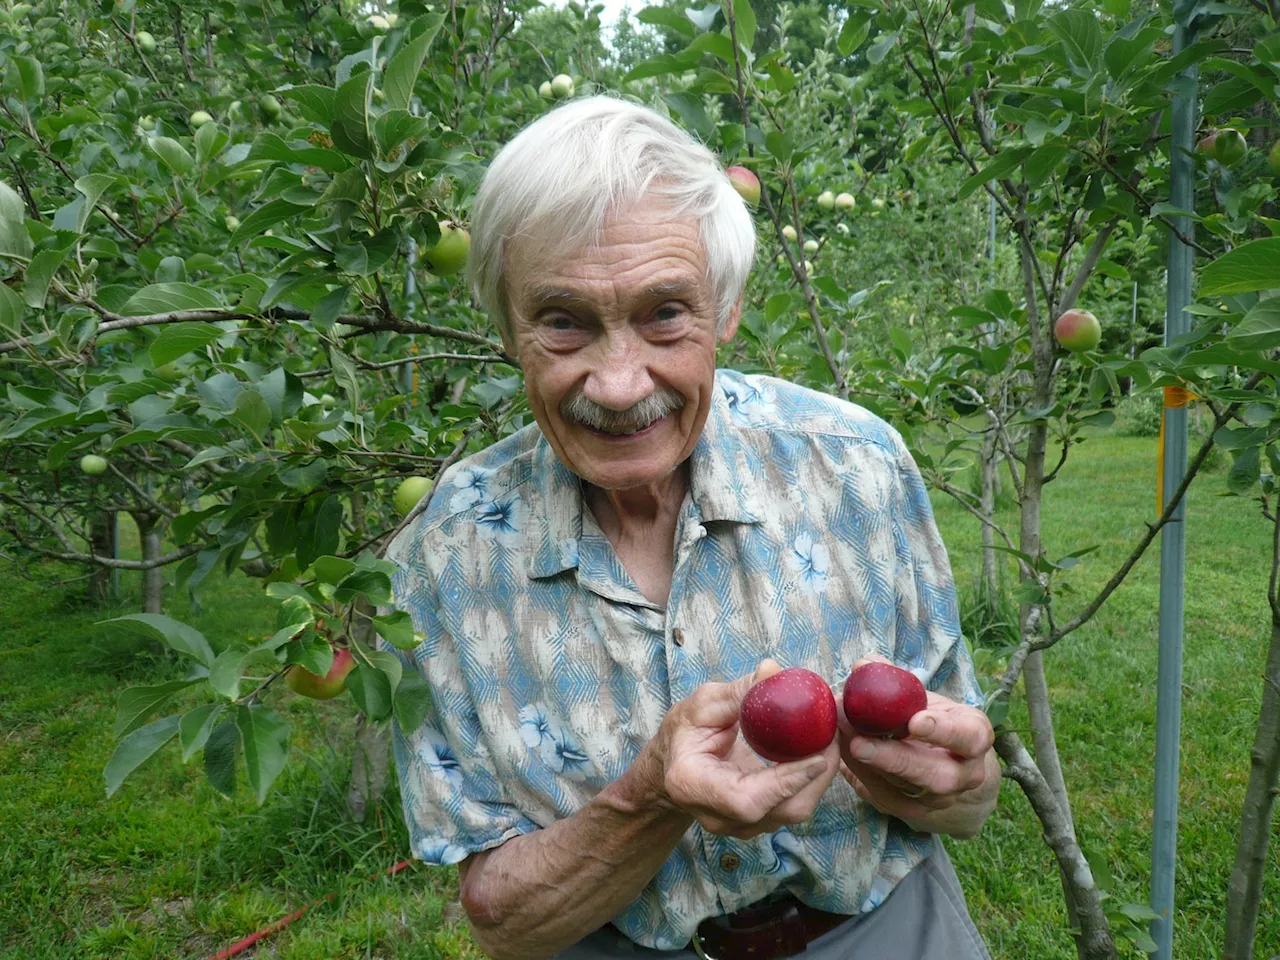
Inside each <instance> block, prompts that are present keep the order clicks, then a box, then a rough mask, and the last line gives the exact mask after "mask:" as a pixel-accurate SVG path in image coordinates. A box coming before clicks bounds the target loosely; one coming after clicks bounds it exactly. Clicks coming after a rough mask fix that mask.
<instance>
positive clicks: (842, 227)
mask: <svg viewBox="0 0 1280 960" xmlns="http://www.w3.org/2000/svg"><path fill="white" fill-rule="evenodd" d="M836 229H837V230H838V231H840V236H842V237H847V236H848V235H849V225H848V224H847V223H837V224H836Z"/></svg>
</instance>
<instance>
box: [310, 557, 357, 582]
mask: <svg viewBox="0 0 1280 960" xmlns="http://www.w3.org/2000/svg"><path fill="white" fill-rule="evenodd" d="M355 569H356V565H355V563H354V562H353V561H351V560H348V559H347V558H346V557H318V558H317V559H316V561H315V563H313V564H312V565H311V570H312V572H313V573H314V574H315V575H316V580H318V581H319V582H320V583H332V584H333V585H334V586H337V585H338V584H339V583H341V582H342V581H343V580H344V579H346V578H347V577H348V576H350V575H351V574H352V572H353V571H354V570H355Z"/></svg>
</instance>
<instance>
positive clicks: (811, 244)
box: [804, 240, 818, 253]
mask: <svg viewBox="0 0 1280 960" xmlns="http://www.w3.org/2000/svg"><path fill="white" fill-rule="evenodd" d="M804 252H805V253H817V252H818V241H817V240H806V241H805V242H804Z"/></svg>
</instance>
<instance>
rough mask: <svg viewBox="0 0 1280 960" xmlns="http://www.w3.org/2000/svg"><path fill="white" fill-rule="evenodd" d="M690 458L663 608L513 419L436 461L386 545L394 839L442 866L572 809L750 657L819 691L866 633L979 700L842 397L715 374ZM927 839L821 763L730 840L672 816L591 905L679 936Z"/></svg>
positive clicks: (926, 551)
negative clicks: (665, 848) (641, 865)
mask: <svg viewBox="0 0 1280 960" xmlns="http://www.w3.org/2000/svg"><path fill="white" fill-rule="evenodd" d="M716 386H717V389H716V390H715V392H714V396H713V400H712V404H711V410H710V413H709V415H708V417H707V423H706V426H705V428H704V431H703V434H702V436H701V437H700V438H699V440H698V443H697V446H696V447H695V448H694V451H693V454H692V457H691V460H690V491H689V494H688V495H687V496H686V498H685V502H684V505H683V508H682V510H681V514H680V520H679V525H678V529H677V533H676V538H675V564H674V575H673V578H672V582H671V592H670V595H669V597H668V600H667V603H666V606H665V607H663V606H662V605H660V604H656V603H653V602H651V601H649V600H648V599H646V598H645V597H644V595H643V594H641V592H640V590H639V589H638V588H637V586H636V584H635V582H634V581H633V580H632V579H631V577H630V576H629V575H628V574H627V571H626V570H625V569H624V568H623V566H622V564H621V563H620V562H619V560H618V557H617V555H616V554H615V553H614V551H613V549H612V547H611V545H610V544H609V541H608V539H607V538H606V537H605V536H604V534H603V533H602V532H601V530H600V527H599V525H598V524H597V523H596V520H595V518H594V516H593V515H592V513H591V511H590V509H587V508H585V507H584V504H583V499H582V494H581V487H580V483H579V480H578V478H577V477H576V476H575V475H574V474H572V473H571V472H570V471H569V470H568V469H567V468H566V467H565V466H564V465H563V464H561V463H560V462H559V460H557V458H556V456H555V454H554V452H553V451H552V449H551V447H550V445H549V444H548V443H547V441H546V440H545V439H544V438H543V436H542V434H541V432H540V431H539V430H538V428H537V426H536V425H530V426H528V427H526V428H524V429H522V430H520V431H519V432H517V433H515V434H513V435H511V436H509V437H507V438H506V439H504V440H502V441H501V442H499V443H497V444H495V445H493V446H491V447H489V448H488V449H486V450H483V451H481V452H480V453H478V454H476V455H474V456H472V457H470V458H469V459H467V460H464V461H462V462H461V463H459V464H457V465H456V466H454V467H453V468H452V469H451V470H450V471H449V472H448V473H447V474H446V475H445V477H444V478H443V479H442V481H441V484H440V487H439V489H438V490H437V492H436V494H435V497H434V498H433V500H432V503H431V505H430V507H429V508H428V509H427V510H426V512H425V513H424V514H423V515H422V517H421V518H420V519H419V520H418V522H416V523H415V524H414V525H412V526H410V527H409V528H407V529H406V530H405V531H404V532H403V533H402V534H401V535H400V537H398V538H397V540H396V542H395V543H394V544H393V546H392V549H391V551H390V554H389V556H390V558H391V559H392V560H394V561H395V562H396V563H397V564H398V565H399V568H400V569H399V572H398V573H397V575H396V576H395V577H394V578H393V579H394V586H395V597H396V606H397V607H399V608H400V609H403V610H407V611H408V612H409V613H410V614H411V616H412V619H413V622H414V627H415V629H416V630H417V631H418V632H420V633H422V634H424V635H425V637H426V640H425V642H424V643H422V644H421V645H420V646H419V647H418V648H417V649H416V650H414V651H412V652H410V653H401V654H400V656H401V658H402V659H403V661H404V663H405V666H406V668H407V669H416V670H418V671H420V673H421V674H422V676H423V677H425V678H426V680H427V682H428V683H429V685H430V689H431V694H432V701H433V702H432V709H431V711H430V712H429V714H428V716H427V720H426V722H425V724H424V725H423V726H422V727H421V728H419V729H418V730H416V731H414V732H412V733H410V734H407V735H406V734H405V733H404V732H403V731H402V730H400V729H399V727H397V728H396V730H395V739H394V743H395V756H396V763H397V767H398V770H399V775H400V782H401V793H402V797H403V802H404V813H405V820H406V822H407V824H408V827H409V831H410V837H411V840H412V844H413V852H414V854H415V855H416V856H417V857H419V858H421V859H422V860H424V861H426V862H427V863H432V864H450V863H456V862H458V861H460V860H462V859H463V858H464V857H466V856H468V855H469V854H472V853H475V852H478V851H481V850H487V849H490V848H492V847H495V846H498V845H499V844H501V843H503V842H504V841H506V840H510V839H511V838H512V837H515V836H519V835H521V834H524V833H528V832H530V831H533V830H537V829H539V828H541V827H545V826H548V825H549V824H551V823H552V822H554V821H556V820H559V819H563V818H565V817H569V816H572V815H573V814H574V813H575V812H576V811H577V810H579V809H581V808H582V807H584V806H585V805H586V804H587V803H588V801H589V800H590V799H591V797H592V796H594V795H595V794H596V793H597V792H598V791H599V790H600V789H601V788H603V787H604V786H605V785H606V784H608V783H610V782H611V781H613V780H615V779H617V778H618V777H619V776H620V775H621V774H622V772H623V771H624V770H625V769H626V768H627V766H628V765H629V764H630V763H631V762H632V761H633V760H634V759H635V757H636V756H637V754H638V753H639V752H640V750H641V748H642V747H643V746H644V744H645V743H646V742H647V741H648V740H649V739H650V738H651V737H652V736H653V735H654V734H655V733H656V732H657V731H658V727H659V725H660V724H661V722H662V718H663V716H664V715H665V714H666V712H667V711H668V709H670V707H671V706H672V704H674V703H676V702H677V701H679V700H682V699H684V698H685V697H687V696H689V695H690V694H691V693H693V691H694V690H695V689H696V688H697V687H698V686H699V685H700V684H703V683H707V682H710V681H729V680H733V679H735V678H737V677H740V676H742V675H744V674H746V673H749V672H750V671H751V670H753V669H754V668H755V666H756V664H757V663H758V662H759V661H760V660H761V659H763V658H764V657H773V658H774V659H776V660H777V661H778V662H780V663H781V664H782V665H783V666H805V667H808V668H809V669H811V670H815V671H816V672H818V673H819V674H821V675H822V676H823V677H825V678H826V679H827V680H828V681H829V682H831V683H832V684H833V685H834V686H835V687H836V689H837V693H838V691H839V689H840V686H841V684H842V682H843V680H844V678H845V677H846V676H847V674H848V672H849V668H850V666H851V665H852V664H853V663H854V661H856V660H857V659H859V658H860V657H863V656H866V655H868V654H880V655H882V656H885V657H888V658H890V659H892V660H893V661H894V662H896V663H898V664H900V665H903V666H905V667H908V668H910V669H912V670H914V671H915V672H916V673H917V674H918V675H919V676H920V677H921V679H922V680H924V681H925V683H926V685H927V686H928V687H929V688H930V689H933V690H936V691H938V692H940V693H942V694H943V695H945V696H948V697H950V698H952V699H954V700H958V701H961V702H964V703H969V704H971V705H974V706H979V705H981V695H980V693H979V689H978V686H977V684H976V682H975V679H974V673H973V667H972V663H971V661H970V659H969V656H968V654H967V652H966V650H965V646H964V643H963V641H962V640H961V638H960V632H959V626H958V622H957V611H956V598H955V590H954V587H953V584H952V579H951V572H950V567H949V564H948V561H947V556H946V552H945V550H944V549H943V545H942V542H941V540H940V538H939V536H938V532H937V529H936V527H935V525H934V520H933V513H932V510H931V508H930V504H929V499H928V496H927V494H926V491H925V487H924V484H923V482H922V481H921V478H920V474H919V472H918V471H917V469H916V466H915V464H914V463H913V461H912V460H911V457H910V455H909V454H908V453H907V451H906V448H905V447H904V446H903V443H902V440H901V438H900V437H899V436H898V434H897V433H896V432H895V431H894V430H893V429H892V428H891V427H890V426H888V425H887V424H886V423H885V422H884V421H882V420H880V419H879V418H878V417H876V416H874V415H872V414H871V413H869V412H867V411H866V410H863V409H862V408H860V407H858V406H855V405H853V404H850V403H845V402H843V401H840V400H837V399H834V398H832V397H829V396H826V395H824V394H820V393H816V392H814V391H811V390H807V389H804V388H802V387H798V386H795V385H794V384H790V383H786V382H784V381H781V380H776V379H772V378H769V377H762V376H746V375H743V374H740V373H735V372H733V371H728V370H721V371H718V372H717V374H716ZM930 850H931V838H930V837H928V836H927V835H923V834H917V833H913V832H912V831H910V830H909V829H907V828H906V827H905V826H904V825H903V824H902V823H901V822H900V821H898V820H894V819H892V818H889V817H886V816H884V815H882V814H880V813H879V812H878V811H876V810H875V809H873V808H872V807H870V806H869V805H867V804H866V803H864V802H863V801H861V800H860V799H859V798H858V797H857V795H856V794H855V793H854V792H853V789H852V788H851V787H850V786H849V785H848V784H847V783H846V782H845V781H844V780H843V779H842V778H840V777H837V778H836V780H835V781H834V783H833V784H832V786H831V788H830V790H829V791H828V792H827V794H826V796H825V797H824V798H823V800H822V802H821V804H820V805H819V807H818V810H817V812H816V813H815V814H814V816H813V818H812V819H810V820H809V821H807V822H805V823H802V824H797V825H795V826H792V827H790V828H788V829H783V830H779V831H778V832H776V833H773V834H769V835H764V836H760V837H757V838H755V839H752V840H745V841H744V840H735V839H732V838H729V837H721V836H716V835H713V834H710V833H707V832H706V831H704V830H703V829H702V828H701V827H700V826H698V825H697V824H694V825H693V826H692V827H690V828H689V830H688V832H687V833H686V834H685V835H684V837H683V839H682V840H681V841H680V843H679V845H678V846H677V847H676V848H675V850H674V851H673V852H672V853H671V856H670V857H669V858H668V859H667V861H666V863H665V864H664V865H663V867H662V869H661V870H659V871H658V873H657V875H656V876H655V877H654V878H653V879H652V880H651V881H650V883H649V884H648V886H647V887H645V889H644V891H643V892H642V893H641V894H640V896H639V897H638V898H637V899H636V900H635V901H634V902H633V903H632V904H631V905H630V906H629V907H627V909H626V910H624V911H623V912H622V913H620V914H619V915H618V916H617V917H615V918H614V919H613V923H614V925H615V926H616V927H618V928H619V929H620V930H621V931H622V932H623V933H625V934H626V935H627V936H629V937H630V938H631V939H633V940H634V941H636V942H637V943H640V944H642V945H644V946H649V947H655V948H659V949H665V950H671V949H679V948H682V947H684V946H685V945H686V944H687V943H688V942H689V940H690V937H691V936H692V934H693V932H694V929H695V928H696V926H697V925H698V923H699V922H700V921H701V920H702V919H703V918H705V917H708V916H712V915H717V914H723V913H729V912H732V911H734V910H737V909H739V908H740V907H744V906H746V905H748V904H750V903H753V902H755V901H757V900H759V899H761V898H763V897H764V896H766V895H767V894H769V893H771V892H772V891H774V890H775V889H776V888H778V887H785V888H786V889H787V890H788V891H790V892H791V893H793V894H794V895H795V896H796V897H798V898H799V899H800V900H802V901H804V902H805V903H808V904H809V905H811V906H813V907H817V908H819V909H822V910H828V911H831V912H834V913H846V914H853V913H857V912H859V911H866V910H871V909H874V908H875V906H876V905H877V904H879V903H880V902H881V901H882V900H883V899H884V898H885V896H886V895H887V894H888V893H889V892H890V891H891V890H892V889H893V887H894V886H895V885H896V884H897V883H898V881H899V880H901V879H902V878H903V877H904V876H906V874H907V873H908V872H909V871H910V870H911V868H912V867H913V866H915V865H916V864H917V863H918V862H919V861H920V860H921V859H923V858H924V857H925V856H926V855H927V854H928V853H929V852H930Z"/></svg>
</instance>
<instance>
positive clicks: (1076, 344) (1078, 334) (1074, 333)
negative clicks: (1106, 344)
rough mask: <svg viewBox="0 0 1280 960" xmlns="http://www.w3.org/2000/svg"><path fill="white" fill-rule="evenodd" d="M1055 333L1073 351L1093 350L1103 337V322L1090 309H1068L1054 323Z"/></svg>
mask: <svg viewBox="0 0 1280 960" xmlns="http://www.w3.org/2000/svg"><path fill="white" fill-rule="evenodd" d="M1053 335H1054V336H1055V337H1057V338H1058V342H1059V343H1060V344H1062V346H1063V347H1064V348H1066V349H1067V350H1070V351H1071V352H1072V353H1081V352H1083V351H1085V350H1092V349H1093V348H1094V347H1096V346H1097V345H1098V341H1099V340H1101V339H1102V324H1100V323H1098V318H1097V317H1095V316H1094V315H1093V314H1092V313H1090V312H1089V311H1088V310H1068V311H1067V312H1066V313H1064V314H1063V315H1062V316H1060V317H1059V318H1058V319H1057V321H1056V322H1055V323H1054V325H1053Z"/></svg>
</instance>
